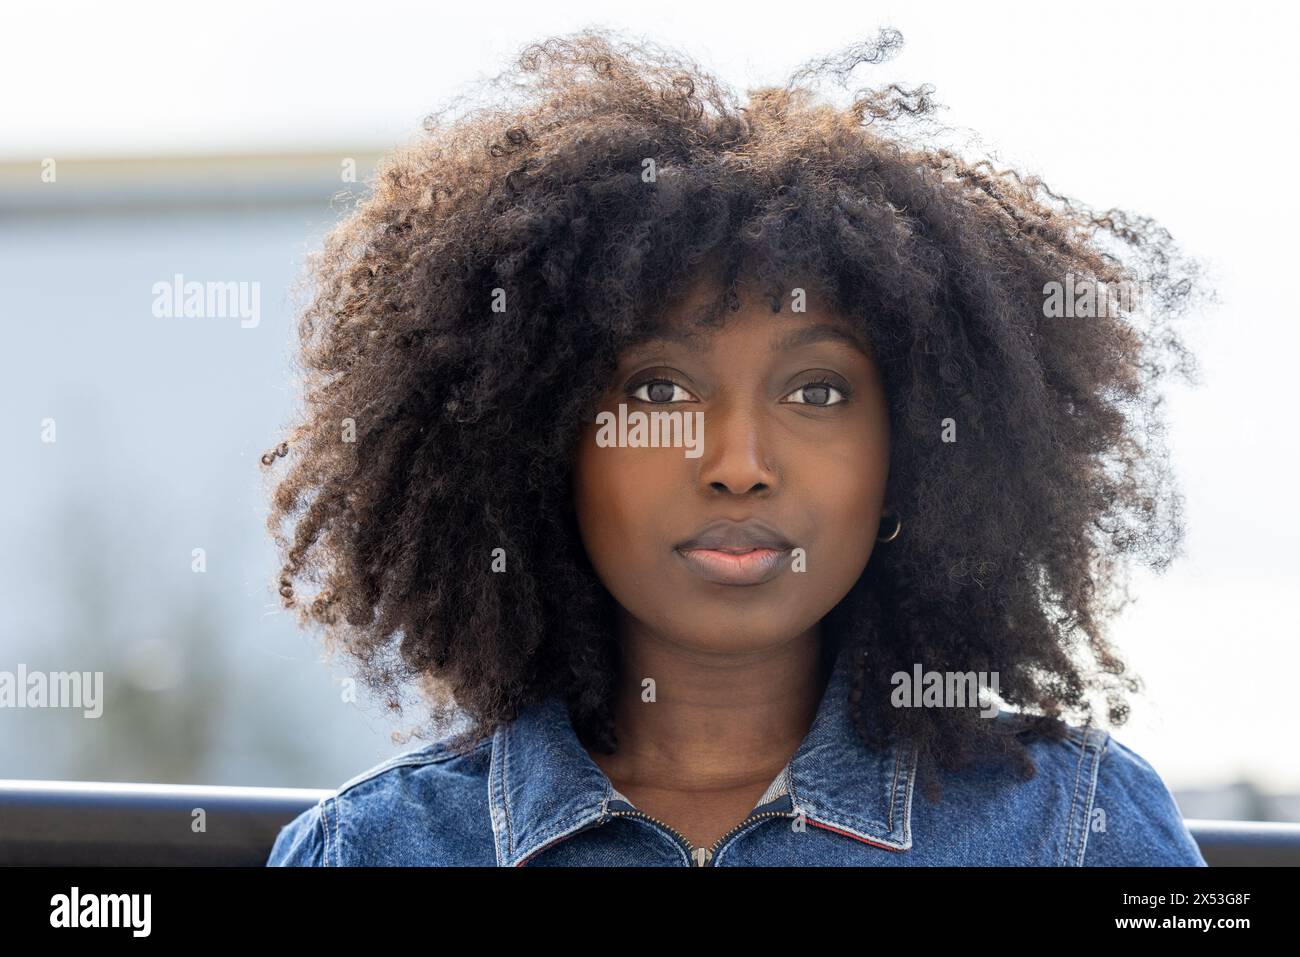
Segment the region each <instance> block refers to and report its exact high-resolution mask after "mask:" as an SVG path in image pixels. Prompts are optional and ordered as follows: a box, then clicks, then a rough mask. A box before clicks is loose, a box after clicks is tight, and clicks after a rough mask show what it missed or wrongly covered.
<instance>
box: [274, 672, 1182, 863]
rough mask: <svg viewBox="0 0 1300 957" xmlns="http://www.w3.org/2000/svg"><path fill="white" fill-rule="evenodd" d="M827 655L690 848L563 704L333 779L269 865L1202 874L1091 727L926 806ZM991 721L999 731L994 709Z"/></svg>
mask: <svg viewBox="0 0 1300 957" xmlns="http://www.w3.org/2000/svg"><path fill="white" fill-rule="evenodd" d="M851 679H852V676H851V674H850V668H849V663H848V662H847V661H846V660H844V656H841V660H839V661H837V662H836V664H835V667H834V670H833V671H832V674H831V677H830V680H829V682H828V684H827V688H826V691H825V694H824V695H823V698H822V701H821V704H820V706H819V708H818V712H817V716H816V719H815V720H814V722H813V725H812V728H811V729H810V730H809V732H808V735H807V737H806V738H805V739H804V741H803V743H802V744H801V745H800V747H799V749H798V751H797V752H796V753H795V755H794V757H793V758H792V759H791V760H790V762H789V763H788V764H787V765H786V768H785V769H784V770H783V771H782V773H781V774H780V775H779V776H778V777H777V778H776V779H775V780H774V781H773V782H772V786H771V787H770V788H769V789H768V791H767V793H766V794H765V795H764V796H763V798H761V799H760V800H759V803H758V805H757V806H755V807H754V809H753V810H752V811H751V812H750V814H749V816H748V817H747V818H746V819H745V820H744V821H743V822H738V823H737V826H736V827H735V828H734V829H733V830H732V831H730V832H729V833H728V834H727V835H725V836H724V837H723V838H722V839H720V840H719V841H718V842H717V843H715V844H714V845H713V847H712V848H709V849H700V850H699V851H697V852H695V853H694V854H693V853H692V851H693V850H694V849H693V848H691V847H690V846H689V845H688V843H687V842H686V841H685V840H684V838H682V837H681V836H680V835H679V834H677V833H676V832H675V831H673V830H672V829H671V828H670V827H668V826H667V825H665V824H663V823H660V822H656V821H654V820H651V819H648V818H647V817H645V816H638V815H640V813H641V812H638V811H637V810H636V809H635V808H634V807H633V806H632V805H631V804H630V803H629V802H628V801H627V800H626V799H625V798H624V797H623V796H622V795H621V794H620V793H619V792H618V791H617V790H616V789H615V788H614V786H613V784H612V782H611V781H610V780H609V778H608V777H607V776H606V775H605V773H604V772H603V771H601V770H600V768H599V767H597V766H596V764H595V763H594V762H593V761H592V760H591V758H590V756H589V755H588V754H587V752H586V750H585V749H584V748H583V747H582V745H581V743H580V742H579V740H578V738H577V735H576V734H575V732H574V730H573V727H572V725H571V723H570V721H569V717H568V713H567V710H566V708H565V706H564V703H563V701H562V700H561V699H560V698H558V697H555V696H553V697H551V698H549V699H547V700H545V701H543V702H540V703H538V704H535V705H533V706H531V707H529V708H527V709H525V710H524V711H523V712H522V713H521V714H520V716H519V718H518V719H517V720H515V721H514V722H511V723H510V724H507V725H504V726H502V727H500V728H498V729H497V731H496V732H495V733H494V734H493V735H492V737H490V738H489V739H487V740H485V741H483V742H481V743H480V744H479V745H478V746H477V747H475V748H474V749H473V750H470V751H468V752H465V753H455V752H452V751H450V750H449V749H448V748H447V747H446V745H445V744H444V743H442V742H438V743H434V744H431V745H427V746H425V747H422V748H419V749H417V750H414V751H410V752H407V753H405V754H402V755H398V756H397V757H394V758H392V759H390V760H388V761H385V762H383V763H381V764H378V765H376V766H375V767H373V768H371V769H369V770H368V771H365V772H363V773H361V774H359V775H357V776H356V777H354V778H352V779H351V780H349V781H347V782H346V783H344V784H343V785H342V786H341V787H340V788H339V789H338V790H337V791H336V792H335V793H334V794H333V795H331V796H329V797H326V798H324V799H323V800H321V801H320V802H319V803H318V804H317V805H315V806H314V807H312V808H310V809H308V810H307V811H304V812H303V813H302V814H300V815H299V816H298V817H297V818H295V819H294V820H293V821H291V822H290V823H289V824H287V825H285V827H284V828H283V829H282V830H281V831H280V834H279V836H278V837H277V839H276V842H275V846H274V847H273V849H272V851H271V855H270V858H269V859H268V861H267V863H268V865H274V866H316V867H321V866H325V867H338V866H352V865H363V866H364V865H370V866H374V865H407V866H421V865H425V866H480V865H483V866H495V865H502V866H519V865H524V864H527V865H530V866H533V865H535V866H555V867H562V866H582V867H600V866H625V865H633V866H663V867H689V866H696V865H699V866H709V867H752V866H772V865H795V866H825V867H877V866H879V867H894V866H902V865H948V866H966V865H994V866H997V865H1010V866H1016V865H1031V866H1116V865H1124V866H1144V865H1163V866H1170V865H1175V866H1201V867H1203V866H1205V859H1204V858H1203V857H1202V856H1201V853H1200V851H1199V849H1198V848H1197V846H1196V843H1195V841H1194V840H1193V838H1192V836H1191V834H1190V833H1189V832H1188V830H1187V827H1186V825H1185V824H1184V823H1183V818H1182V814H1181V813H1180V812H1179V810H1178V806H1177V805H1176V803H1175V802H1174V799H1173V796H1172V795H1171V794H1170V793H1169V790H1168V789H1167V788H1166V786H1165V784H1164V782H1163V781H1162V780H1161V779H1160V776H1159V775H1158V774H1157V773H1156V772H1155V770H1153V769H1152V767H1151V766H1150V765H1149V764H1147V762H1146V761H1144V760H1143V759H1142V758H1141V757H1140V756H1138V755H1137V754H1136V753H1135V752H1133V751H1131V750H1129V749H1128V748H1126V747H1125V746H1124V745H1122V744H1120V743H1119V741H1117V740H1115V739H1114V738H1112V737H1111V736H1110V735H1109V734H1107V733H1106V732H1104V731H1102V730H1100V729H1098V728H1095V727H1091V726H1084V727H1082V728H1080V727H1076V726H1073V725H1072V726H1070V734H1069V737H1068V738H1067V739H1066V740H1064V741H1045V740H1042V739H1036V740H1034V741H1032V742H1030V743H1029V744H1028V745H1027V746H1028V747H1029V748H1030V752H1031V754H1032V756H1033V758H1034V760H1035V762H1036V764H1037V767H1038V773H1037V775H1036V776H1035V777H1033V778H1031V779H1029V780H1027V781H1026V780H1021V779H1019V778H1018V777H1017V776H1016V774H1015V771H1014V769H1013V768H1012V766H1011V764H1010V763H1009V762H1006V761H1002V762H996V763H994V762H981V763H979V764H976V765H972V766H968V767H967V768H965V769H963V770H962V771H959V772H945V773H944V776H943V778H942V784H943V794H942V796H941V800H940V801H939V802H937V803H935V802H931V801H929V800H927V799H926V798H925V797H924V795H923V794H922V793H921V790H920V789H919V788H917V787H914V784H915V779H916V756H915V753H914V752H913V751H911V750H910V749H898V748H891V749H888V750H886V751H883V752H876V751H872V750H870V749H868V748H867V747H866V746H865V745H864V744H863V743H862V742H861V741H860V739H859V738H858V736H857V732H856V731H855V730H854V728H853V725H852V723H851V721H850V719H849V715H848V711H847V701H848V694H849V689H850V685H851ZM989 720H997V721H1008V720H1014V719H1013V717H1012V716H1011V715H1010V714H1008V713H1005V712H1004V713H1002V714H999V715H998V716H997V717H995V718H990V719H989Z"/></svg>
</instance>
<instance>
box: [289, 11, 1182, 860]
mask: <svg viewBox="0 0 1300 957" xmlns="http://www.w3.org/2000/svg"><path fill="white" fill-rule="evenodd" d="M898 39H899V38H898V37H897V35H896V34H894V33H889V32H887V33H885V34H883V35H882V36H881V37H880V38H879V39H878V40H877V41H876V42H875V43H873V44H864V45H862V46H859V47H855V48H852V49H850V50H849V51H848V52H847V54H846V56H844V57H843V58H841V59H839V60H837V61H827V62H826V63H825V64H823V65H822V66H821V67H819V68H817V69H807V70H803V71H800V73H798V74H796V76H795V77H794V78H792V80H791V82H790V84H789V85H788V86H786V87H784V88H765V89H761V90H757V91H754V92H752V93H751V94H750V96H749V99H748V102H747V103H746V104H745V105H744V106H743V107H742V106H739V105H738V104H737V103H736V101H735V100H734V98H733V96H732V95H731V94H730V93H729V92H727V91H726V90H724V89H723V88H722V87H720V86H719V85H718V84H717V82H716V81H714V80H713V79H712V78H711V77H709V76H708V75H707V74H705V73H703V72H701V71H700V70H699V69H698V68H697V67H696V66H695V65H694V64H692V63H689V62H687V61H684V60H682V59H680V58H679V57H676V56H674V55H672V54H671V53H666V52H664V51H662V50H659V49H658V48H654V49H645V48H642V47H639V46H637V45H634V44H630V43H626V42H623V41H620V40H617V39H614V38H612V37H610V36H609V35H607V34H605V33H601V32H593V31H588V32H585V33H582V34H578V35H575V36H572V37H567V38H561V39H552V40H549V41H547V42H545V43H541V44H537V45H534V46H532V47H530V48H528V49H527V50H526V51H525V53H524V54H523V56H522V57H521V58H520V61H519V63H518V69H517V70H516V71H515V72H514V73H512V74H508V76H507V79H509V80H510V81H511V84H510V87H509V88H510V90H512V91H513V92H514V97H513V99H511V98H510V97H507V98H506V101H505V102H504V103H502V102H500V101H496V102H494V103H493V104H490V105H489V106H487V107H484V108H482V109H478V110H475V111H472V112H470V113H468V114H466V115H465V116H462V117H461V118H459V119H458V120H457V121H456V122H454V123H443V122H441V121H438V120H434V121H432V122H431V123H430V124H429V135H428V136H427V138H425V139H424V140H423V141H422V142H421V143H419V144H418V145H416V146H415V147H413V148H410V149H406V150H403V151H400V152H398V153H397V154H395V155H394V156H392V157H390V158H389V160H388V161H387V162H386V163H385V164H384V165H383V167H382V168H381V171H380V173H379V176H378V179H377V183H376V185H375V189H374V192H373V195H372V196H370V197H369V198H368V199H367V200H366V201H365V202H364V203H363V204H362V205H361V206H360V207H359V208H358V209H357V210H356V211H355V213H354V214H353V215H352V216H351V217H350V218H349V219H348V220H347V221H346V222H344V223H343V224H342V225H341V226H339V227H338V229H337V230H336V231H335V232H334V233H333V234H332V235H331V236H330V237H329V239H328V240H327V242H326V245H325V248H324V250H323V252H322V253H321V254H320V256H319V257H318V258H317V260H316V261H315V263H314V266H313V273H312V276H313V278H314V280H315V287H314V298H313V299H312V301H311V303H310V305H309V306H308V307H307V309H306V311H305V313H304V314H303V316H302V319H301V324H300V333H301V339H302V357H303V366H304V368H305V371H306V380H305V388H306V394H305V397H306V406H305V415H304V417H303V420H302V421H301V422H300V423H298V424H296V426H295V427H294V429H293V430H292V432H291V433H290V435H289V437H288V440H287V441H286V442H284V443H281V444H280V445H279V446H278V447H277V448H276V449H275V450H274V451H273V452H271V453H268V454H267V456H265V457H264V459H263V461H264V463H266V464H267V465H272V464H274V462H275V460H276V459H277V458H281V457H285V456H288V462H287V464H288V466H289V469H290V471H289V472H288V474H287V475H286V476H284V477H283V479H282V480H281V482H280V484H279V485H278V487H277V488H276V489H275V492H274V498H273V513H272V515H271V517H270V525H271V528H272V530H273V532H274V534H275V536H276V539H277V542H278V543H279V545H280V547H281V548H282V550H283V552H284V555H285V563H284V568H283V572H282V577H281V580H280V591H281V594H282V595H283V596H284V599H285V602H286V605H287V607H291V608H298V609H300V610H301V614H302V620H303V621H304V623H308V624H315V625H318V626H320V627H321V628H322V629H323V631H324V633H325V636H326V639H327V641H328V643H329V645H330V647H332V648H341V649H343V650H345V651H346V652H348V653H349V654H350V655H351V656H352V657H353V658H354V659H355V661H356V662H357V663H358V664H359V666H360V672H361V674H362V676H363V677H364V678H365V679H366V681H367V682H368V684H369V685H370V686H371V687H372V688H374V689H377V690H379V691H382V692H385V693H386V694H387V695H388V697H389V699H390V700H391V702H392V705H393V707H394V708H395V709H397V710H399V711H400V709H401V706H402V699H403V691H404V689H405V688H407V687H410V686H414V687H417V688H418V689H419V690H420V692H421V699H422V704H423V705H424V706H426V707H427V708H428V713H429V715H430V719H431V723H432V726H433V728H434V729H435V732H436V736H437V740H436V741H435V743H433V744H430V745H427V746H425V747H422V748H419V749H416V750H412V751H409V752H407V753H405V754H402V755H400V756H398V757H395V758H393V759H392V760H389V761H386V762H384V763H382V764H380V765H378V766H376V767H373V768H371V769H369V770H367V771H365V772H364V773H362V774H360V775H358V776H357V777H355V778H353V779H352V780H350V781H348V782H346V783H345V784H344V785H343V786H342V787H341V788H339V789H338V791H337V792H336V793H335V794H334V795H333V796H331V797H329V798H327V799H325V800H323V801H321V802H320V803H319V804H318V805H317V806H315V807H313V808H312V809H310V810H309V811H307V812H305V813H303V814H302V815H301V816H299V817H298V818H297V819H295V820H294V821H293V822H292V823H290V824H289V825H287V826H286V827H285V828H284V829H283V830H282V831H281V833H280V835H279V838H278V840H277V841H276V844H275V847H274V850H273V851H272V854H271V857H270V862H269V863H271V864H283V865H328V866H334V865H349V864H430V865H522V864H529V865H556V866H560V865H571V866H577V865H612V866H617V865H681V866H696V865H700V866H742V865H776V864H796V865H837V866H876V865H933V864H947V865H970V864H1009V865H1115V864H1131V865H1144V864H1176V865H1202V864H1204V860H1203V859H1202V857H1201V855H1200V853H1199V851H1198V849H1197V846H1196V844H1195V843H1194V841H1193V840H1192V838H1191V837H1190V835H1189V833H1188V831H1187V829H1186V827H1185V825H1184V824H1183V821H1182V817H1181V815H1180V813H1179V810H1178V808H1177V806H1176V805H1175V803H1174V801H1173V799H1172V797H1171V796H1170V794H1169V792H1168V790H1167V788H1166V787H1165V785H1164V783H1163V782H1162V781H1161V779H1160V777H1159V776H1158V775H1157V773H1156V772H1155V771H1154V770H1153V769H1152V768H1151V767H1150V765H1148V764H1147V763H1146V762H1145V761H1144V760H1143V759H1142V758H1141V757H1139V756H1138V755H1137V754H1135V753H1134V752H1133V751H1131V750H1130V749H1128V748H1126V747H1125V746H1123V745H1122V744H1120V743H1119V742H1118V741H1117V740H1115V739H1114V738H1112V737H1111V736H1110V735H1109V734H1108V733H1107V732H1106V731H1104V730H1102V729H1101V728H1100V727H1099V726H1098V725H1097V724H1096V723H1095V716H1094V714H1093V709H1094V707H1095V705H1096V704H1097V702H1096V701H1095V700H1094V699H1097V698H1098V696H1101V697H1102V698H1104V700H1105V703H1106V711H1107V716H1108V718H1109V720H1110V722H1111V723H1112V724H1118V723H1122V722H1123V720H1124V717H1125V692H1129V691H1134V690H1136V688H1137V685H1136V682H1135V680H1134V679H1133V678H1132V677H1131V676H1129V675H1128V674H1127V673H1126V671H1125V667H1124V664H1123V662H1122V661H1121V660H1120V658H1119V657H1117V654H1116V653H1115V651H1114V650H1113V648H1112V647H1111V645H1110V644H1109V643H1108V641H1107V639H1106V636H1105V634H1104V628H1105V623H1106V619H1107V618H1108V616H1109V615H1111V614H1113V612H1114V611H1115V610H1116V609H1117V608H1118V606H1119V603H1118V602H1117V601H1115V596H1116V594H1118V593H1119V592H1120V589H1121V587H1122V582H1121V579H1122V572H1123V571H1124V569H1125V567H1126V563H1127V562H1129V561H1130V560H1140V561H1144V562H1146V563H1148V564H1151V565H1154V566H1156V567H1159V566H1161V565H1162V564H1163V563H1165V562H1167V561H1168V559H1169V557H1170V556H1171V555H1172V554H1173V551H1174V548H1175V546H1176V545H1177V542H1178V540H1179V536H1180V534H1181V527H1180V521H1179V514H1178V509H1177V504H1178V496H1177V492H1176V490H1175V489H1173V488H1172V487H1171V486H1172V483H1171V481H1170V476H1169V475H1168V474H1167V470H1166V469H1165V468H1164V466H1163V457H1162V455H1161V449H1160V448H1159V444H1158V440H1159V435H1160V433H1159V429H1158V428H1157V426H1158V425H1159V423H1158V420H1157V419H1156V418H1155V417H1154V412H1155V411H1156V406H1157V404H1158V402H1159V398H1158V393H1157V391H1156V387H1157V385H1158V382H1159V380H1160V379H1161V377H1162V376H1164V375H1165V374H1166V373H1168V372H1170V371H1184V372H1185V371H1187V369H1188V368H1189V366H1188V356H1187V355H1186V352H1185V350H1184V349H1183V347H1182V346H1181V344H1180V342H1179V340H1178V337H1177V336H1176V335H1175V334H1174V332H1173V330H1172V328H1171V326H1170V322H1169V320H1170V319H1171V318H1173V317H1175V316H1177V315H1178V314H1179V313H1180V312H1181V311H1182V310H1183V309H1185V308H1186V306H1187V303H1188V302H1189V296H1190V295H1191V294H1192V291H1193V288H1194V286H1193V284H1192V281H1191V278H1192V273H1191V272H1190V271H1189V270H1188V269H1187V268H1186V267H1185V266H1184V264H1183V260H1182V258H1181V257H1180V256H1179V255H1178V251H1177V249H1176V247H1175V246H1174V245H1173V243H1172V241H1171V240H1170V239H1169V237H1168V234H1167V233H1164V232H1163V231H1161V230H1160V229H1158V228H1157V227H1156V226H1155V225H1154V224H1152V223H1151V222H1150V221H1148V220H1144V219H1140V218H1135V217H1129V216H1126V215H1124V214H1123V213H1121V212H1119V211H1114V210H1111V211H1108V212H1106V213H1104V214H1099V213H1096V212H1093V211H1092V210H1091V209H1089V208H1088V207H1086V206H1083V205H1081V204H1079V203H1077V202H1075V201H1072V200H1068V199H1065V198H1063V197H1060V196H1058V195H1057V194H1055V193H1053V192H1051V191H1050V190H1049V189H1048V188H1047V187H1046V186H1045V185H1043V184H1042V183H1041V182H1040V181H1038V180H1037V179H1034V178H1024V177H1021V176H1019V175H1017V174H1016V173H1014V172H1000V171H998V170H996V169H994V168H993V167H992V166H991V165H990V164H989V163H987V162H983V163H971V162H969V161H967V160H966V159H963V158H962V157H961V156H959V155H957V154H956V153H954V152H951V151H949V150H946V149H943V148H940V147H938V146H934V145H930V144H927V143H925V142H916V141H914V140H913V139H912V138H911V137H910V136H909V134H908V129H909V124H910V123H911V122H912V121H914V120H915V119H916V118H917V117H924V116H925V115H926V114H928V113H929V112H930V111H931V110H932V108H933V106H932V103H931V101H930V99H929V97H928V92H929V91H928V90H927V89H925V88H922V89H920V90H904V89H900V88H898V87H896V86H891V87H888V88H884V89H880V90H867V91H865V92H862V93H860V94H858V95H857V96H856V98H855V99H854V100H853V102H852V103H851V104H850V105H849V106H847V107H837V106H835V105H833V104H832V103H830V102H827V101H824V100H821V99H819V98H817V97H816V96H815V95H814V94H813V93H812V92H811V91H810V90H809V89H808V88H807V87H806V86H805V85H802V84H804V83H805V82H806V81H807V80H809V79H810V78H811V77H814V76H815V75H818V74H838V75H840V76H841V78H843V76H844V75H845V74H846V73H847V71H848V70H851V69H852V68H853V67H854V66H856V65H857V64H859V63H861V62H879V61H880V60H881V59H883V58H884V57H885V55H886V54H888V53H889V52H890V50H891V48H892V47H894V46H896V45H897V43H898ZM1132 290H1139V291H1140V292H1141V294H1142V295H1141V301H1140V302H1139V301H1138V300H1137V299H1134V298H1127V296H1126V294H1127V293H1129V292H1131V291H1132ZM1117 292H1118V293H1121V294H1125V295H1116V293H1117ZM289 520H292V522H293V530H292V535H291V536H286V535H285V534H284V533H283V531H282V526H283V524H284V523H285V522H286V521H289ZM306 581H311V582H316V583H318V584H320V585H321V588H320V589H319V590H318V592H317V593H316V594H314V595H313V596H311V597H310V598H304V597H303V596H301V595H300V591H299V588H300V585H301V583H303V582H306Z"/></svg>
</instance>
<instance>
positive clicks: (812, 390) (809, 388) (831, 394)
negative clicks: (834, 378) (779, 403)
mask: <svg viewBox="0 0 1300 957" xmlns="http://www.w3.org/2000/svg"><path fill="white" fill-rule="evenodd" d="M801 393H802V395H803V397H802V398H795V399H792V398H790V396H798V395H800V394H801ZM847 398H848V396H847V395H846V394H845V390H843V389H841V388H840V387H839V386H836V385H832V384H831V383H829V382H809V383H806V384H805V385H801V386H799V388H797V389H795V390H794V391H793V392H791V393H790V395H789V396H786V398H785V399H784V400H783V401H786V402H791V403H793V404H795V405H820V406H827V405H839V404H840V403H841V402H843V401H845V399H847Z"/></svg>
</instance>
